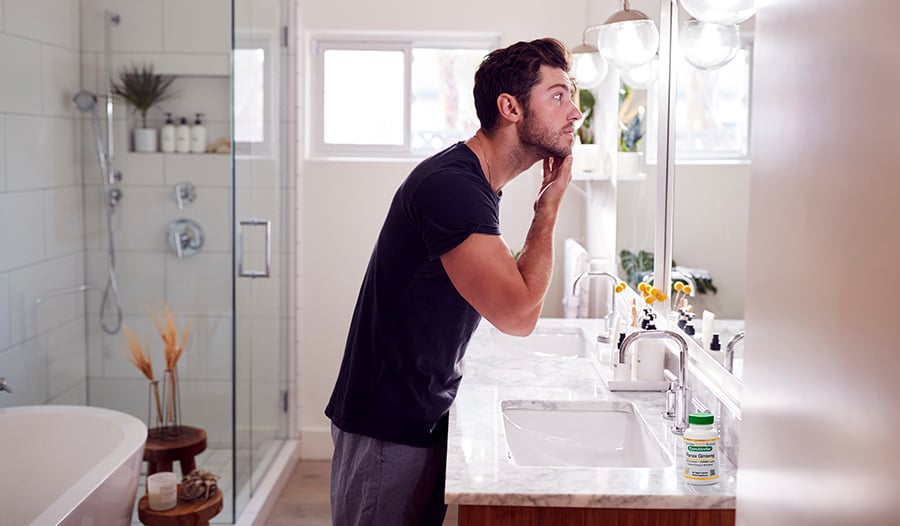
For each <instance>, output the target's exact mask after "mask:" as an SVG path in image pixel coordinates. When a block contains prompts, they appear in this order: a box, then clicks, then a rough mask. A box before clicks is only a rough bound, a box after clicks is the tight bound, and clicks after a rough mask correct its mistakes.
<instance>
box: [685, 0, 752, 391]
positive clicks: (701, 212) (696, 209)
mask: <svg viewBox="0 0 900 526" xmlns="http://www.w3.org/2000/svg"><path fill="white" fill-rule="evenodd" d="M690 19H691V17H690V15H689V14H687V13H686V12H685V11H684V10H683V9H682V8H679V15H678V24H679V41H680V42H681V43H682V44H683V43H684V37H685V36H686V35H687V33H686V28H685V24H686V22H687V21H688V20H690ZM753 23H754V18H751V19H749V20H747V21H744V22H742V23H741V24H740V25H739V30H740V35H741V44H740V48H739V50H738V51H737V53H736V54H735V56H734V58H732V59H731V61H729V62H728V63H727V64H726V65H724V66H722V67H719V68H716V69H710V70H704V69H699V68H697V67H694V66H693V65H691V64H690V63H689V62H688V60H687V59H686V58H685V57H684V56H682V55H685V54H687V53H688V51H687V50H685V49H684V48H682V50H681V51H684V53H676V55H678V56H676V58H674V59H673V64H675V65H676V67H677V69H676V71H677V87H676V90H675V99H674V100H675V103H674V110H675V111H674V121H675V167H674V185H673V189H674V196H673V209H672V225H671V239H672V264H673V269H674V270H673V275H674V274H675V272H677V271H681V272H683V273H685V274H688V275H690V276H691V277H692V278H693V279H694V281H695V282H696V287H695V288H696V290H695V291H694V293H695V294H694V296H693V298H688V299H689V301H690V304H691V305H692V306H693V310H694V314H695V315H696V318H695V319H694V320H693V322H692V323H693V326H694V329H695V338H697V339H698V341H699V339H700V338H701V334H702V328H703V325H704V323H707V325H709V324H710V323H711V324H712V327H713V328H712V331H713V332H715V333H718V334H719V338H718V340H719V344H718V346H719V347H720V349H721V350H720V351H719V352H714V351H713V352H710V355H711V356H713V357H714V358H715V359H716V360H717V361H719V362H720V363H724V361H725V354H726V353H725V349H726V344H727V342H728V341H729V340H730V338H731V337H732V336H734V335H735V334H737V333H738V332H739V331H742V330H743V326H744V322H743V318H744V288H745V276H746V270H747V269H746V261H747V249H746V247H747V219H748V213H749V210H748V200H749V186H750V168H751V167H750V149H749V136H750V123H749V115H750V107H749V104H750V79H751V71H752V56H753V54H752V43H753V40H752V34H753ZM673 308H675V306H674V305H673ZM704 311H707V312H709V313H713V315H714V319H713V321H712V322H709V321H707V322H704V320H703V318H704ZM701 345H703V346H704V348H706V349H707V350H708V349H709V345H710V343H709V342H707V341H704V342H702V343H701ZM713 348H715V346H713ZM734 350H735V354H734V358H735V359H734V362H733V373H734V375H735V376H736V377H737V378H740V374H741V371H742V364H743V344H742V343H737V341H735V345H734Z"/></svg>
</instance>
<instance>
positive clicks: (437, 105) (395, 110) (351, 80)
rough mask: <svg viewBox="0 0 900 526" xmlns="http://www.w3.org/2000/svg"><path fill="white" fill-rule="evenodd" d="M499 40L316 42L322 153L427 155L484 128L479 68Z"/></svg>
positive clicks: (316, 112)
mask: <svg viewBox="0 0 900 526" xmlns="http://www.w3.org/2000/svg"><path fill="white" fill-rule="evenodd" d="M498 42H499V39H498V38H497V37H495V36H472V35H468V34H467V35H451V36H446V35H445V36H438V37H435V36H430V35H429V36H406V37H401V36H399V35H382V36H372V35H365V36H354V35H350V36H341V37H333V36H329V37H325V36H323V37H318V38H313V40H312V45H311V46H310V48H311V50H312V53H313V55H314V57H313V74H312V76H311V84H312V85H311V90H310V92H311V111H310V112H309V114H310V115H311V117H312V119H311V122H310V124H311V126H310V133H309V134H308V135H309V137H310V144H311V147H312V150H313V153H314V154H319V155H343V156H425V155H429V154H431V153H434V152H436V151H438V150H441V149H443V148H445V147H447V146H449V145H451V144H453V143H454V142H456V141H459V140H463V139H465V138H467V137H469V136H471V135H472V134H474V133H475V131H476V130H477V129H478V127H479V123H478V118H477V117H476V115H475V105H474V102H473V100H472V86H473V82H474V75H475V69H476V68H477V67H478V64H480V63H481V61H482V59H483V58H484V56H485V55H486V54H487V53H488V52H489V51H490V50H491V49H494V48H495V47H496V46H497V44H498Z"/></svg>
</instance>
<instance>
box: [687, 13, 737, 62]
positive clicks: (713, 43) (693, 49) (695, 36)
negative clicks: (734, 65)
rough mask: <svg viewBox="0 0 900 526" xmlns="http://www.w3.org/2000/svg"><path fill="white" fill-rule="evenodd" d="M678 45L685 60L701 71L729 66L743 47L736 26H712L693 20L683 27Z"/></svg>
mask: <svg viewBox="0 0 900 526" xmlns="http://www.w3.org/2000/svg"><path fill="white" fill-rule="evenodd" d="M678 43H679V44H680V45H681V52H682V53H683V54H684V59H685V60H687V61H688V63H690V64H691V65H692V66H694V67H695V68H699V69H716V68H720V67H722V66H724V65H725V64H728V63H729V62H730V61H731V59H733V58H734V56H735V55H736V54H737V52H738V49H740V47H741V35H740V32H739V31H738V27H737V26H736V25H733V24H732V25H723V24H712V23H709V22H701V21H700V20H695V19H691V20H688V21H687V22H685V23H684V25H682V26H681V30H680V31H679V32H678Z"/></svg>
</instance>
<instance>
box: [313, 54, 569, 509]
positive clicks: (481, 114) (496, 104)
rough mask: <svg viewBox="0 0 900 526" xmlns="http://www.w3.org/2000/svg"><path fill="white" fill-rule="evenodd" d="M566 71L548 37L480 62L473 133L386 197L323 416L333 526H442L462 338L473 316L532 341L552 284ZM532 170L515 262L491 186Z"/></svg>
mask: <svg viewBox="0 0 900 526" xmlns="http://www.w3.org/2000/svg"><path fill="white" fill-rule="evenodd" d="M569 67H570V56H569V53H568V51H567V50H566V48H565V46H563V45H562V44H561V43H560V42H558V41H557V40H554V39H541V40H535V41H532V42H519V43H516V44H513V45H512V46H509V47H507V48H504V49H499V50H495V51H493V52H491V53H490V54H489V55H488V56H487V57H485V59H484V61H483V62H482V63H481V65H480V66H479V67H478V71H477V72H476V73H475V87H474V90H473V92H474V96H475V109H476V111H477V114H478V119H479V121H480V123H481V129H479V130H478V132H477V133H476V134H475V136H474V137H472V138H471V139H470V140H468V141H466V142H465V143H462V142H460V143H458V144H456V145H454V146H451V147H450V148H448V149H446V150H444V151H442V152H440V153H438V154H436V155H434V156H432V157H430V158H428V159H426V160H424V161H422V162H421V163H420V164H419V165H418V166H417V167H416V168H415V169H414V170H413V171H412V172H411V173H410V175H409V176H408V177H407V179H406V180H405V181H404V182H403V184H402V185H401V186H400V188H399V189H398V190H397V193H396V194H395V196H394V199H393V201H392V203H391V206H390V209H389V211H388V214H387V217H386V219H385V221H384V225H383V227H382V230H381V233H380V234H379V237H378V240H377V242H376V244H375V248H374V250H373V252H372V256H371V259H370V260H369V265H368V268H367V269H366V275H365V278H364V279H363V283H362V287H361V289H360V292H359V297H358V299H357V303H356V309H355V310H354V313H353V319H352V322H351V325H350V333H349V336H348V338H347V345H346V348H345V351H344V358H343V362H342V363H341V369H340V373H339V375H338V379H337V383H336V385H335V388H334V392H333V393H332V395H331V400H330V401H329V403H328V406H327V408H326V409H325V414H326V415H328V417H329V418H331V421H332V438H333V440H334V446H335V452H334V457H333V459H332V480H331V506H332V518H333V521H334V524H335V525H337V526H342V525H349V524H353V525H358V524H362V525H377V526H382V525H401V524H415V525H418V524H429V525H432V524H433V525H439V524H441V523H442V522H443V519H444V514H445V513H446V505H445V504H444V471H445V466H446V447H447V422H448V414H449V410H450V405H451V404H452V403H453V399H454V397H455V396H456V390H457V387H458V386H459V383H460V380H461V378H462V375H461V371H460V367H459V364H460V361H461V360H462V358H463V354H464V353H465V349H466V345H467V344H468V342H469V338H470V336H471V335H472V332H473V331H474V330H475V328H476V326H477V325H478V323H479V321H480V319H481V317H482V316H483V317H484V318H486V319H487V320H488V321H489V322H490V323H491V324H493V325H494V326H495V327H497V328H498V329H500V330H501V331H503V332H506V333H509V334H514V335H520V336H525V335H528V334H530V333H531V331H532V330H533V329H534V326H535V324H536V323H537V319H538V317H539V315H540V312H541V306H542V305H543V302H544V296H545V294H546V292H547V288H548V286H549V284H550V276H551V273H552V268H553V230H554V227H555V225H556V218H557V215H558V212H559V207H560V203H561V202H562V199H563V196H564V195H565V191H566V188H567V187H568V185H569V182H570V181H571V178H572V173H571V168H572V156H571V153H572V143H573V140H574V131H575V122H576V121H577V120H578V119H580V118H581V113H580V112H579V110H578V106H577V105H576V104H575V103H574V102H573V100H572V95H573V93H574V86H573V83H572V80H571V79H570V78H569V76H568V73H567V72H568V70H569ZM538 161H541V162H542V163H543V165H542V166H543V180H542V183H541V187H540V191H539V193H538V195H537V198H536V201H535V204H534V219H533V221H532V224H531V227H530V229H529V231H528V234H527V236H526V239H525V245H524V247H523V248H522V251H521V254H520V255H519V257H518V258H517V259H516V258H514V257H513V255H512V253H511V251H510V249H509V247H508V246H507V245H506V243H505V242H504V241H503V239H502V238H501V237H500V225H499V216H500V214H499V204H500V195H501V189H502V188H503V187H504V186H505V185H506V183H508V182H509V181H511V180H513V179H514V178H516V177H517V176H518V175H519V174H521V173H522V172H523V171H525V170H527V169H528V168H529V167H531V166H533V165H534V164H535V163H536V162H538Z"/></svg>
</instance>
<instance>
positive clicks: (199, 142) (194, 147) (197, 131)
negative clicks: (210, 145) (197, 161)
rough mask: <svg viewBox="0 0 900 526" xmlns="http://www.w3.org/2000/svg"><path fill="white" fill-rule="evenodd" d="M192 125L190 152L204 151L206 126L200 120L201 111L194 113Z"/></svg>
mask: <svg viewBox="0 0 900 526" xmlns="http://www.w3.org/2000/svg"><path fill="white" fill-rule="evenodd" d="M195 115H196V116H197V118H196V119H194V125H193V126H191V153H205V152H206V126H204V125H203V122H202V121H201V120H200V117H201V116H203V114H202V113H197V114H195Z"/></svg>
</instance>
